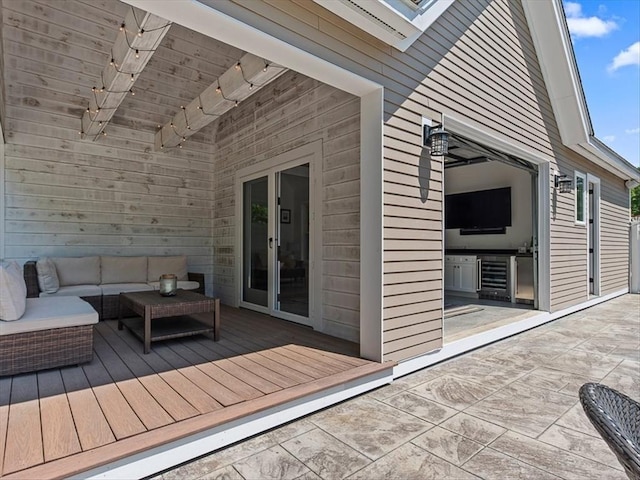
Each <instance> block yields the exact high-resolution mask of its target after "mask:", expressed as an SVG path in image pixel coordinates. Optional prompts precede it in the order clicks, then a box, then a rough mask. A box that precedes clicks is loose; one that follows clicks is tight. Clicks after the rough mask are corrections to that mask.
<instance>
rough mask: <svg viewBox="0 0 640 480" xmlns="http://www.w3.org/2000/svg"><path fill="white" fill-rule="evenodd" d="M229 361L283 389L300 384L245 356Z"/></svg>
mask: <svg viewBox="0 0 640 480" xmlns="http://www.w3.org/2000/svg"><path fill="white" fill-rule="evenodd" d="M229 361H230V362H233V363H235V364H236V365H238V366H239V367H242V368H244V369H245V370H248V371H250V372H253V373H255V374H256V375H259V376H261V377H262V378H264V379H265V380H268V381H269V382H271V383H274V384H275V385H278V386H279V387H281V388H288V387H293V386H295V385H298V384H299V383H300V382H297V381H295V380H292V379H290V378H288V377H286V376H284V375H280V374H279V373H277V372H275V371H273V370H271V369H269V368H267V367H266V366H264V365H261V364H260V363H257V362H255V361H253V360H252V359H250V358H247V357H246V356H244V355H243V356H241V357H233V358H230V359H229Z"/></svg>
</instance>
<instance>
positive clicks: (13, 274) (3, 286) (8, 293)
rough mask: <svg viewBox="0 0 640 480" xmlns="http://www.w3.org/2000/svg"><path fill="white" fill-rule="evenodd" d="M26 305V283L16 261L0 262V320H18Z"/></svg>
mask: <svg viewBox="0 0 640 480" xmlns="http://www.w3.org/2000/svg"><path fill="white" fill-rule="evenodd" d="M26 306H27V284H26V283H25V282H24V276H23V275H22V268H20V265H18V263H17V262H8V263H0V320H4V321H7V322H9V321H13V320H18V319H19V318H20V317H22V315H24V310H25V308H26Z"/></svg>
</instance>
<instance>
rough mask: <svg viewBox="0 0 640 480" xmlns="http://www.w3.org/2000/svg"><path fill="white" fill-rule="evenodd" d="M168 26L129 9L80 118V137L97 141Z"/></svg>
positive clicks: (164, 22)
mask: <svg viewBox="0 0 640 480" xmlns="http://www.w3.org/2000/svg"><path fill="white" fill-rule="evenodd" d="M170 27H171V22H169V21H167V20H165V19H164V18H162V17H158V16H156V15H153V14H151V13H148V12H144V11H142V10H137V9H134V7H131V9H130V10H129V13H128V14H127V15H126V17H125V19H124V21H123V23H122V25H121V26H120V31H119V32H118V36H117V38H116V41H115V43H114V44H113V47H112V49H111V54H110V57H109V60H108V62H107V65H106V66H105V67H104V69H103V70H102V73H101V78H100V79H99V80H98V82H97V85H95V86H94V88H93V89H92V92H91V95H90V97H89V105H88V107H87V110H85V112H84V113H83V115H82V130H81V132H80V133H81V135H82V138H90V139H93V140H95V139H96V138H98V136H99V135H100V134H102V133H103V132H104V128H105V127H106V126H107V124H108V123H109V121H110V120H111V118H112V117H113V115H114V114H115V113H116V110H117V109H118V107H119V106H120V104H121V103H122V102H123V100H124V99H125V97H126V96H127V94H129V93H130V92H134V93H133V94H135V91H134V90H133V86H134V84H135V82H136V80H137V79H138V77H139V75H140V73H142V71H143V70H144V67H145V66H146V65H147V63H148V62H149V60H151V57H152V56H153V54H154V53H155V51H156V49H157V48H158V46H159V45H160V42H161V41H162V39H163V38H164V36H165V35H166V34H167V32H168V31H169V28H170Z"/></svg>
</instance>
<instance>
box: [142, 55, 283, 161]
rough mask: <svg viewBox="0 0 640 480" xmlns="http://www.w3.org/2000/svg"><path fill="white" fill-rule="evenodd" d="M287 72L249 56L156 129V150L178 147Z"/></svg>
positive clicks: (265, 61)
mask: <svg viewBox="0 0 640 480" xmlns="http://www.w3.org/2000/svg"><path fill="white" fill-rule="evenodd" d="M286 70H287V69H286V68H284V67H282V66H280V65H275V64H273V63H271V62H269V61H268V60H265V59H263V58H260V57H257V56H255V55H253V54H251V53H246V54H245V55H243V56H242V58H241V59H240V60H239V62H238V63H237V64H236V65H234V66H232V67H231V68H229V70H227V71H226V72H224V73H223V74H222V75H221V76H220V77H219V78H218V80H216V81H215V82H214V83H213V84H211V85H209V86H208V87H207V88H206V89H205V90H204V91H203V92H202V93H201V94H200V95H198V96H197V97H196V98H195V99H193V100H192V101H191V103H189V104H188V105H186V106H183V107H181V109H180V111H179V112H177V113H176V114H175V115H174V116H173V119H172V120H171V121H169V122H167V123H166V124H165V125H164V126H162V127H161V128H160V130H158V132H157V133H156V138H155V149H156V150H162V149H164V148H168V147H175V146H177V145H180V144H181V143H182V142H183V141H185V140H186V139H187V138H189V137H190V136H191V135H193V134H194V133H196V132H197V131H198V130H200V129H201V128H203V127H204V126H206V125H208V124H210V123H211V122H213V121H214V120H215V119H217V118H218V117H219V116H220V115H222V114H223V113H225V112H227V111H229V110H231V109H232V108H233V107H235V106H236V105H237V104H239V103H240V102H242V101H243V100H245V99H246V98H247V97H249V96H250V95H251V94H253V93H255V92H256V91H258V90H260V89H261V88H263V87H264V86H266V85H267V84H268V83H269V82H271V81H272V80H274V79H275V78H277V77H278V76H280V75H281V74H282V73H284V72H285V71H286Z"/></svg>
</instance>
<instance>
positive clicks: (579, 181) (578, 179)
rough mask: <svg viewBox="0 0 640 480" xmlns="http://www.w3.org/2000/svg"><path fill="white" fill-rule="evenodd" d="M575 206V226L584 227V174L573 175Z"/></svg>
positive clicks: (585, 194)
mask: <svg viewBox="0 0 640 480" xmlns="http://www.w3.org/2000/svg"><path fill="white" fill-rule="evenodd" d="M574 183H575V186H576V189H575V190H574V192H575V205H576V224H578V225H584V224H585V223H586V221H585V219H586V218H587V201H586V200H587V188H586V186H587V176H586V175H585V174H584V173H580V172H576V173H575V182H574Z"/></svg>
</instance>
